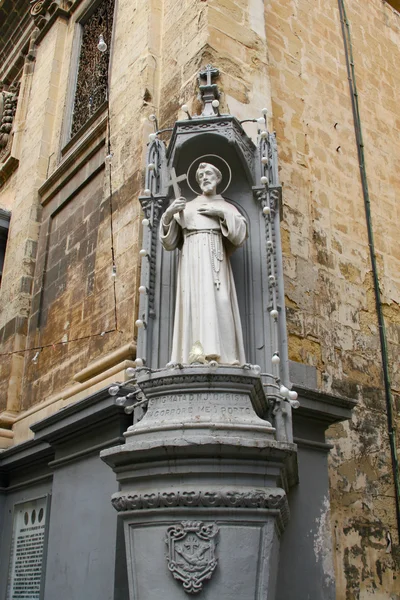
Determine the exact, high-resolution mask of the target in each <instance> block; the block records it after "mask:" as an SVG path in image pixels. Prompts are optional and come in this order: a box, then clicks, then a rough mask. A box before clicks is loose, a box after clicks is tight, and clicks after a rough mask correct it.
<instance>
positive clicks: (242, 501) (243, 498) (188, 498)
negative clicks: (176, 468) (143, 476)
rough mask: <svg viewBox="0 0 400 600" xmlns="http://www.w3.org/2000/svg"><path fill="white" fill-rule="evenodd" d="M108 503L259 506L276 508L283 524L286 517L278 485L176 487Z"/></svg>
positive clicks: (124, 506)
mask: <svg viewBox="0 0 400 600" xmlns="http://www.w3.org/2000/svg"><path fill="white" fill-rule="evenodd" d="M111 503H112V505H113V507H114V508H115V510H117V511H118V512H124V511H131V510H146V509H153V508H161V509H162V508H177V507H189V508H197V507H205V508H211V507H215V508H217V507H221V508H253V509H254V508H263V509H268V510H278V511H280V513H281V519H282V522H283V525H286V523H287V522H288V520H289V505H288V501H287V496H286V493H285V491H284V490H283V489H281V488H270V489H269V488H266V489H264V490H257V489H254V490H217V491H216V490H180V491H168V492H155V493H148V494H135V493H129V492H128V493H121V492H117V493H115V494H113V496H112V499H111Z"/></svg>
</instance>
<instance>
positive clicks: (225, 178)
mask: <svg viewBox="0 0 400 600" xmlns="http://www.w3.org/2000/svg"><path fill="white" fill-rule="evenodd" d="M204 164H209V165H211V166H212V167H213V169H215V172H216V173H217V176H218V177H219V174H220V175H221V179H220V181H219V183H218V184H217V194H223V193H224V192H225V190H226V189H227V188H228V187H229V185H230V183H231V180H232V171H231V168H230V166H229V165H228V163H227V162H226V160H225V159H224V158H222V156H219V155H218V154H203V156H198V157H197V158H196V159H195V160H194V161H193V162H192V163H191V165H190V167H189V168H188V170H187V184H188V186H189V188H190V189H191V190H192V192H193V193H194V194H196V195H199V194H201V193H202V191H201V189H200V186H199V183H198V181H197V170H198V169H199V167H200V165H204ZM217 165H218V166H217Z"/></svg>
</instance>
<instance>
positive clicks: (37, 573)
mask: <svg viewBox="0 0 400 600" xmlns="http://www.w3.org/2000/svg"><path fill="white" fill-rule="evenodd" d="M47 512H48V498H47V497H44V498H38V499H36V500H31V501H29V502H24V503H22V504H17V505H16V506H15V509H14V523H13V538H12V544H11V559H10V570H9V578H8V589H7V600H41V598H42V595H41V592H42V581H43V567H44V556H45V539H46V524H47Z"/></svg>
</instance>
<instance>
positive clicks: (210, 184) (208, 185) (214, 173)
mask: <svg viewBox="0 0 400 600" xmlns="http://www.w3.org/2000/svg"><path fill="white" fill-rule="evenodd" d="M196 180H197V183H198V184H199V186H200V188H201V191H202V192H203V194H206V195H213V194H215V193H216V189H217V185H218V184H219V183H220V181H221V180H222V174H221V171H220V170H219V169H217V167H215V166H214V165H212V164H210V163H200V164H199V167H198V169H197V171H196Z"/></svg>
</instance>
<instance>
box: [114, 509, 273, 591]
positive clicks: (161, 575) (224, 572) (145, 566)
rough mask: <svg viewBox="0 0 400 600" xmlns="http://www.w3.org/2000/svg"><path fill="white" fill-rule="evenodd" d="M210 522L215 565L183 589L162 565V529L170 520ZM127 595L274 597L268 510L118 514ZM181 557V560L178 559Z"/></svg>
mask: <svg viewBox="0 0 400 600" xmlns="http://www.w3.org/2000/svg"><path fill="white" fill-rule="evenodd" d="M199 518H200V519H201V522H204V523H207V524H208V523H211V522H212V523H214V524H215V525H216V526H217V528H218V534H217V536H216V537H217V540H216V548H215V557H216V561H217V565H216V567H215V570H214V571H213V573H212V574H211V577H210V579H209V580H205V581H204V582H203V584H202V589H201V591H200V592H198V593H197V594H189V593H187V592H185V590H184V589H183V585H182V583H181V581H179V580H176V579H174V577H173V575H172V573H171V572H170V571H169V569H168V563H167V559H166V556H167V553H168V548H167V544H166V542H165V540H166V538H167V530H168V528H169V527H170V526H171V525H173V524H174V523H177V524H180V523H181V522H187V521H189V522H193V521H196V520H198V519H199ZM123 519H124V526H125V537H126V548H127V560H128V565H129V570H128V577H129V587H130V590H131V596H130V598H131V600H142V599H143V600H144V599H146V600H160V598H163V599H166V600H188V598H189V597H191V596H193V595H194V596H195V597H198V598H200V599H201V600H270V599H272V598H274V597H275V583H276V581H275V580H276V573H277V568H276V566H277V557H278V544H279V539H278V533H277V528H276V527H275V515H273V514H271V511H268V510H260V509H258V510H257V509H256V510H251V509H250V510H248V509H237V510H235V511H226V510H224V509H221V508H219V509H214V510H213V511H209V510H207V509H205V510H204V512H201V511H199V510H188V509H186V510H185V509H180V510H174V511H171V509H170V510H169V511H168V510H167V511H165V512H163V513H162V514H160V513H159V512H157V511H151V510H149V511H142V513H140V514H137V513H134V512H133V513H126V514H124V515H123ZM182 562H184V561H182Z"/></svg>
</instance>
